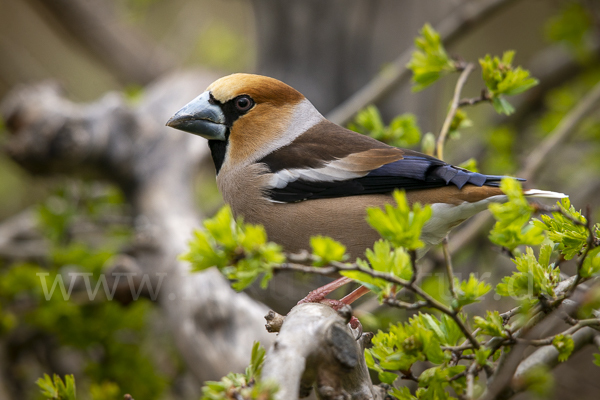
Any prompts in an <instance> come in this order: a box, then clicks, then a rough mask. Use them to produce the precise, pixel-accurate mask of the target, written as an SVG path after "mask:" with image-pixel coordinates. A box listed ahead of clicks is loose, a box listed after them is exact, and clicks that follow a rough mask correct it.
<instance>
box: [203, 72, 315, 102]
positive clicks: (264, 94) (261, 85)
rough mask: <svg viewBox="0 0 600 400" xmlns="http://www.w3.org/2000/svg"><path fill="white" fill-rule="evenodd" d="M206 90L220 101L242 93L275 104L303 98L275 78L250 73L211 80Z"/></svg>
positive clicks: (255, 99) (256, 99) (298, 100)
mask: <svg viewBox="0 0 600 400" xmlns="http://www.w3.org/2000/svg"><path fill="white" fill-rule="evenodd" d="M206 90H208V91H210V92H211V94H212V95H213V97H214V98H215V99H216V100H217V101H219V102H221V103H225V102H227V101H229V100H231V99H233V98H235V97H237V96H240V95H242V94H246V95H248V96H250V97H252V99H253V100H254V101H255V102H256V103H265V102H267V103H272V104H273V105H275V106H283V105H290V104H296V103H298V102H300V101H302V99H304V96H303V95H302V93H300V92H298V91H297V90H296V89H294V88H293V87H291V86H288V85H286V84H285V83H283V82H281V81H279V80H277V79H274V78H269V77H267V76H261V75H252V74H232V75H228V76H224V77H223V78H221V79H218V80H216V81H215V82H213V83H212V84H211V85H210V86H209V87H208V88H207V89H206Z"/></svg>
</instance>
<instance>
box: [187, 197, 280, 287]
mask: <svg viewBox="0 0 600 400" xmlns="http://www.w3.org/2000/svg"><path fill="white" fill-rule="evenodd" d="M203 225H204V230H197V231H195V232H194V236H193V238H192V240H191V241H190V242H189V250H188V251H187V252H186V253H184V254H183V255H181V256H180V258H181V259H182V260H184V261H188V262H190V263H191V264H192V270H193V271H203V270H205V269H207V268H210V267H217V268H218V269H219V270H220V271H221V272H222V273H223V274H224V275H225V276H226V277H227V278H228V279H231V280H233V281H234V283H233V284H232V287H233V288H234V289H236V290H243V289H244V288H246V287H248V286H249V285H251V284H252V283H253V282H254V281H255V280H256V279H258V278H259V277H260V276H261V275H263V279H262V281H261V286H263V287H264V286H265V285H266V283H267V282H268V281H269V279H271V277H272V275H273V274H272V269H273V266H274V265H276V264H280V263H282V262H284V261H285V256H284V254H283V252H282V249H281V246H279V245H277V244H275V243H272V242H268V241H267V234H266V231H265V229H264V227H262V226H260V225H252V224H246V223H244V222H243V221H242V220H241V219H240V220H238V221H234V219H233V214H232V213H231V209H230V208H229V206H225V207H223V208H222V209H221V210H219V211H218V212H217V214H216V215H215V216H214V217H213V218H210V219H207V220H205V221H204V222H203Z"/></svg>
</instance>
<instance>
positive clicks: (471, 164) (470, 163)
mask: <svg viewBox="0 0 600 400" xmlns="http://www.w3.org/2000/svg"><path fill="white" fill-rule="evenodd" d="M458 167H459V168H464V169H466V170H469V171H471V172H479V169H478V168H477V160H476V159H474V158H473V157H471V158H469V159H468V160H466V161H463V162H462V163H460V164H458Z"/></svg>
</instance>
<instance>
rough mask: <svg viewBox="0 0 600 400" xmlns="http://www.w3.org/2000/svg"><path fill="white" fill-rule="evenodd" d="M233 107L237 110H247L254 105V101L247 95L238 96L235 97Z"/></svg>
mask: <svg viewBox="0 0 600 400" xmlns="http://www.w3.org/2000/svg"><path fill="white" fill-rule="evenodd" d="M234 103H235V108H237V109H238V110H239V111H248V110H249V109H250V108H252V106H253V105H254V101H252V99H251V98H250V97H248V96H245V95H244V96H239V97H238V98H236V99H235V101H234Z"/></svg>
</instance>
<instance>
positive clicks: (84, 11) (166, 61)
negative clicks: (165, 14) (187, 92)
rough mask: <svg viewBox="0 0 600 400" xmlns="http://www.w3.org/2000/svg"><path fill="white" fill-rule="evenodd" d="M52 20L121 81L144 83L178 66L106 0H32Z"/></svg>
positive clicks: (125, 82) (65, 34)
mask: <svg viewBox="0 0 600 400" xmlns="http://www.w3.org/2000/svg"><path fill="white" fill-rule="evenodd" d="M29 2H30V3H31V4H32V5H33V6H34V8H35V9H36V10H37V11H38V12H41V13H42V14H46V15H48V14H49V15H50V16H51V19H53V20H54V21H55V23H54V24H50V25H51V26H52V27H53V28H54V29H55V30H56V31H57V32H58V33H59V34H63V35H64V36H67V38H68V39H69V40H71V41H74V42H76V43H77V44H79V45H80V46H81V48H82V49H83V50H84V51H85V52H87V53H88V54H89V55H91V56H92V57H93V58H94V59H95V60H96V61H97V62H99V63H100V64H102V65H103V66H104V67H105V68H106V69H107V70H108V71H110V72H111V73H112V74H113V75H114V76H115V77H116V78H117V79H118V80H119V81H120V82H121V83H122V84H132V83H135V84H139V85H144V84H146V83H149V82H151V81H153V80H154V79H156V78H158V77H159V76H160V75H162V74H164V73H165V72H167V71H169V70H171V69H173V68H174V67H176V62H175V60H173V58H172V56H171V55H170V54H168V53H167V52H166V51H165V50H164V49H162V48H160V47H159V46H158V45H156V44H154V43H152V42H150V41H148V40H147V39H146V38H144V37H143V36H142V35H141V34H140V32H138V31H136V30H135V29H133V28H132V27H131V26H128V25H126V24H123V23H122V22H121V21H119V19H118V17H117V16H116V15H115V13H114V10H111V9H110V4H109V3H108V2H107V1H105V0H96V1H88V0H51V1H48V0H29Z"/></svg>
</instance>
